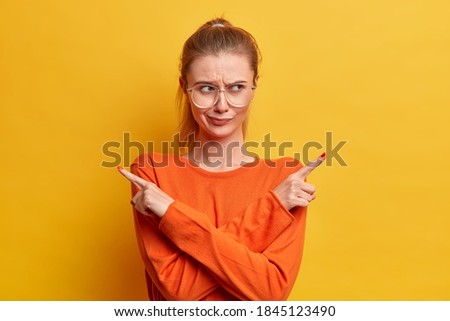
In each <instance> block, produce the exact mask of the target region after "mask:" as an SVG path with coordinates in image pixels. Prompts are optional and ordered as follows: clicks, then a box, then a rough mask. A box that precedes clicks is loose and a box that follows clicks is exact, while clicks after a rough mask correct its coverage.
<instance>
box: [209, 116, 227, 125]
mask: <svg viewBox="0 0 450 321" xmlns="http://www.w3.org/2000/svg"><path fill="white" fill-rule="evenodd" d="M207 117H208V119H209V122H210V123H211V124H213V125H216V126H223V125H226V124H227V123H228V122H229V121H230V120H232V119H233V118H217V117H211V116H207Z"/></svg>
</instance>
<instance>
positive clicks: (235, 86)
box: [228, 84, 245, 91]
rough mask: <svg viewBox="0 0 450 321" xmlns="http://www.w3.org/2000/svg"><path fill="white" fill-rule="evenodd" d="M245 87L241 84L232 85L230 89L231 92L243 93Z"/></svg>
mask: <svg viewBox="0 0 450 321" xmlns="http://www.w3.org/2000/svg"><path fill="white" fill-rule="evenodd" d="M244 88H245V86H244V85H240V84H236V85H232V86H230V87H229V88H228V90H229V91H241V90H242V89H244Z"/></svg>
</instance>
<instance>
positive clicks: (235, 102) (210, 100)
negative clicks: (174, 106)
mask: <svg viewBox="0 0 450 321" xmlns="http://www.w3.org/2000/svg"><path fill="white" fill-rule="evenodd" d="M255 89H256V87H249V86H247V85H244V84H233V85H229V86H227V87H225V88H224V89H221V88H217V87H216V86H212V85H206V84H199V85H196V86H194V87H191V88H189V89H187V92H188V93H189V94H190V95H191V98H192V102H193V103H194V105H195V106H197V107H198V108H210V107H212V106H214V105H215V104H216V103H217V101H218V100H219V95H220V92H221V91H223V93H224V95H225V99H226V100H227V102H228V103H229V104H230V105H231V106H233V107H246V106H247V105H248V104H249V103H250V101H251V100H252V99H253V94H254V90H255Z"/></svg>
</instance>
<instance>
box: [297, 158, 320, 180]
mask: <svg viewBox="0 0 450 321" xmlns="http://www.w3.org/2000/svg"><path fill="white" fill-rule="evenodd" d="M325 157H326V153H323V154H322V155H320V156H319V157H318V158H317V159H316V160H314V161H312V162H310V163H308V164H306V165H305V166H303V167H302V168H300V169H299V170H298V172H297V174H299V175H300V177H302V178H306V177H307V176H308V175H309V174H311V172H312V171H313V170H315V169H316V168H317V167H318V166H319V165H320V164H322V162H323V161H324V160H325Z"/></svg>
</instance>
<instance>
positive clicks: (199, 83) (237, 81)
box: [194, 80, 248, 86]
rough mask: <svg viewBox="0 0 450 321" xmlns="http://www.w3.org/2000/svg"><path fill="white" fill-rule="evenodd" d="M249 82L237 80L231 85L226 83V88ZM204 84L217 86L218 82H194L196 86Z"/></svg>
mask: <svg viewBox="0 0 450 321" xmlns="http://www.w3.org/2000/svg"><path fill="white" fill-rule="evenodd" d="M247 82H248V81H247V80H236V81H232V82H229V83H225V86H230V85H233V84H242V83H247ZM202 84H210V85H215V86H217V84H218V82H217V81H216V80H212V81H210V80H198V81H196V82H194V86H196V85H202Z"/></svg>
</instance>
